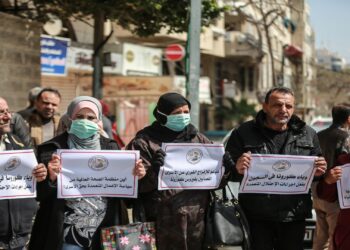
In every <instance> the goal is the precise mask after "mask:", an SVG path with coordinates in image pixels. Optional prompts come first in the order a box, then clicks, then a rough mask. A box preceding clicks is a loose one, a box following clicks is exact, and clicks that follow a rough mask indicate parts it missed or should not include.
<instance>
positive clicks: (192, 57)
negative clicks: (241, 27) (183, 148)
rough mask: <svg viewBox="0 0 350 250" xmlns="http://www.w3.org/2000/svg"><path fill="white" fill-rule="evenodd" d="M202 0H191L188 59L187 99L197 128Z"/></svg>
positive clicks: (193, 122) (192, 120)
mask: <svg viewBox="0 0 350 250" xmlns="http://www.w3.org/2000/svg"><path fill="white" fill-rule="evenodd" d="M201 15H202V0H191V15H190V16H191V17H190V27H189V33H188V34H187V37H188V38H187V39H189V46H188V47H189V50H190V51H189V61H188V72H187V75H188V78H187V79H188V82H187V86H188V88H187V89H188V92H189V93H188V100H189V101H190V103H191V123H192V124H193V125H194V126H195V127H197V128H198V129H199V74H200V39H199V38H200V31H201Z"/></svg>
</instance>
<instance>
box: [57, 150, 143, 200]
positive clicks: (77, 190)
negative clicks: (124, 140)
mask: <svg viewBox="0 0 350 250" xmlns="http://www.w3.org/2000/svg"><path fill="white" fill-rule="evenodd" d="M57 154H58V155H59V156H60V157H61V163H62V172H61V173H60V174H59V175H58V176H57V197H58V198H64V199H67V198H77V197H93V196H104V197H128V198H136V197H137V186H138V180H137V177H136V176H134V175H133V174H132V172H133V169H134V167H135V164H136V161H137V160H138V159H139V157H140V153H139V151H131V150H130V151H129V150H128V151H126V150H125V151H124V150H58V151H57Z"/></svg>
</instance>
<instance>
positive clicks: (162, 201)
mask: <svg viewBox="0 0 350 250" xmlns="http://www.w3.org/2000/svg"><path fill="white" fill-rule="evenodd" d="M190 109H191V104H190V102H189V101H188V100H187V99H185V98H184V97H183V96H181V95H180V94H177V93H166V94H164V95H162V96H161V97H160V98H159V100H158V103H157V106H156V108H155V109H154V111H153V114H154V116H155V117H156V121H155V122H154V123H153V124H152V125H151V126H148V127H146V128H144V129H142V130H141V131H139V132H138V133H137V134H136V137H135V138H134V139H133V140H132V141H131V142H130V144H129V145H128V146H127V148H128V149H133V150H140V155H141V158H142V160H143V162H144V164H145V168H146V169H147V171H146V172H147V173H146V176H145V178H144V179H142V180H141V181H140V183H139V199H138V201H140V203H141V204H142V205H143V208H144V209H145V216H146V220H147V221H155V222H156V233H157V235H156V240H157V249H159V250H163V249H167V250H169V249H177V250H178V249H191V250H196V249H201V248H202V243H203V239H204V231H205V230H204V218H205V211H206V208H207V206H208V196H209V191H208V190H166V191H158V190H157V187H158V184H157V182H158V172H159V167H160V166H162V165H163V163H164V156H165V153H164V151H162V150H161V148H160V147H161V144H162V143H170V142H171V143H176V142H185V143H203V144H208V143H211V142H210V141H209V140H208V139H207V138H206V137H205V136H204V135H202V134H201V133H199V132H198V130H197V129H196V128H195V127H194V126H193V125H192V124H190ZM227 169H228V168H227Z"/></svg>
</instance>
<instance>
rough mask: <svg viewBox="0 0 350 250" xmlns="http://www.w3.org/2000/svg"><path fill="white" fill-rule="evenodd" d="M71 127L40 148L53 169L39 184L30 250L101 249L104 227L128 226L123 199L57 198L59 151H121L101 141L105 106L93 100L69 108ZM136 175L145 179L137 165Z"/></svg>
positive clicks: (76, 102) (86, 98) (83, 99)
mask: <svg viewBox="0 0 350 250" xmlns="http://www.w3.org/2000/svg"><path fill="white" fill-rule="evenodd" d="M67 115H68V116H69V117H70V119H71V120H72V122H71V124H70V128H69V130H68V131H67V132H64V133H62V134H60V135H58V136H56V137H55V138H53V139H52V140H50V141H47V142H45V143H43V144H41V145H39V147H38V158H39V161H40V162H43V163H44V164H45V165H46V166H47V168H48V175H49V178H47V179H46V180H45V181H44V182H43V183H42V184H41V185H38V199H39V201H40V209H39V211H38V213H37V216H36V219H35V222H34V227H33V232H32V237H31V240H30V246H29V249H33V250H55V249H57V250H82V249H84V250H85V249H94V250H95V249H100V246H101V243H100V231H101V228H102V227H108V226H112V225H123V224H127V223H128V220H127V214H126V208H125V206H124V204H123V202H122V201H121V200H120V199H118V198H105V197H89V198H76V199H57V187H56V180H57V174H58V173H59V172H60V171H61V165H60V157H59V156H58V155H56V154H55V152H56V150H57V149H91V150H100V149H101V150H118V146H117V143H116V142H115V141H113V140H111V139H107V138H105V137H103V136H100V133H99V131H100V130H101V127H102V123H101V117H102V112H101V105H100V102H99V101H98V100H97V99H95V98H93V97H89V96H79V97H76V98H75V99H73V101H72V102H71V103H70V105H69V106H68V109H67ZM134 174H136V175H137V176H138V177H139V178H142V177H143V176H144V175H145V169H144V167H143V165H142V161H141V160H138V161H137V163H136V166H135V169H134Z"/></svg>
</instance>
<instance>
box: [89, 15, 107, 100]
mask: <svg viewBox="0 0 350 250" xmlns="http://www.w3.org/2000/svg"><path fill="white" fill-rule="evenodd" d="M104 19H105V18H104V14H103V12H102V10H100V9H97V10H96V12H95V14H94V55H93V64H94V72H93V83H92V95H93V97H95V98H97V99H101V98H102V78H103V45H104V43H103V39H104Z"/></svg>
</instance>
